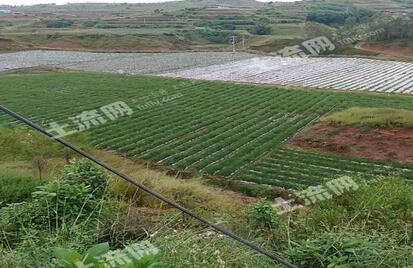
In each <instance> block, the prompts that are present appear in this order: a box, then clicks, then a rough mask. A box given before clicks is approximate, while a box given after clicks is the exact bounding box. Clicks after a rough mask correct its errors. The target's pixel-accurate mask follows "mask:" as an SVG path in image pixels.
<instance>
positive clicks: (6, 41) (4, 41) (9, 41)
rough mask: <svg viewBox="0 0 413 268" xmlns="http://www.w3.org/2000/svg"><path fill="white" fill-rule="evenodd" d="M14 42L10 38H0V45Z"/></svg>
mask: <svg viewBox="0 0 413 268" xmlns="http://www.w3.org/2000/svg"><path fill="white" fill-rule="evenodd" d="M14 43H16V42H15V41H14V40H12V39H6V38H0V45H11V44H14Z"/></svg>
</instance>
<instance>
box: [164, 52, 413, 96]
mask: <svg viewBox="0 0 413 268" xmlns="http://www.w3.org/2000/svg"><path fill="white" fill-rule="evenodd" d="M162 75H163V76H169V77H181V78H189V79H201V80H219V81H234V82H244V83H256V84H277V85H289V86H301V87H313V88H325V89H340V90H362V91H371V92H385V93H405V94H413V63H407V62H393V61H379V60H369V59H356V58H280V57H260V58H252V59H246V60H240V61H237V62H232V63H227V64H218V65H213V66H208V67H199V68H193V69H189V70H184V71H177V72H169V73H165V74H162Z"/></svg>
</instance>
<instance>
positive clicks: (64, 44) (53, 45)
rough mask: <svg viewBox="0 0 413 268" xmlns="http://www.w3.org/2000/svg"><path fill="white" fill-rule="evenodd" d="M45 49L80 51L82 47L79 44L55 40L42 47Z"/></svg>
mask: <svg viewBox="0 0 413 268" xmlns="http://www.w3.org/2000/svg"><path fill="white" fill-rule="evenodd" d="M42 46H43V47H45V48H58V49H81V48H83V46H82V45H81V44H78V43H75V42H70V41H64V40H56V41H52V42H50V43H47V44H44V45H42Z"/></svg>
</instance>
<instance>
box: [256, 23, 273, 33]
mask: <svg viewBox="0 0 413 268" xmlns="http://www.w3.org/2000/svg"><path fill="white" fill-rule="evenodd" d="M254 33H256V34H258V35H269V34H271V33H272V28H271V25H267V24H262V23H259V24H257V25H255V28H254Z"/></svg>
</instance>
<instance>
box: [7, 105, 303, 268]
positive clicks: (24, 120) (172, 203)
mask: <svg viewBox="0 0 413 268" xmlns="http://www.w3.org/2000/svg"><path fill="white" fill-rule="evenodd" d="M0 110H1V111H3V112H4V113H6V114H8V115H10V116H12V117H14V118H15V119H17V120H18V121H20V122H22V123H24V124H26V125H28V126H30V127H31V128H33V129H35V130H36V131H38V132H40V133H42V134H44V135H46V136H48V137H49V138H52V139H54V140H55V141H57V142H59V143H61V144H63V145H64V146H66V147H68V148H70V149H72V150H73V151H75V152H76V153H78V154H80V155H82V156H84V157H86V158H87V159H89V160H91V161H93V162H95V163H96V164H98V165H99V166H101V167H103V168H105V169H106V170H109V171H110V172H112V173H113V174H115V175H117V176H119V177H121V178H122V179H124V180H126V181H128V182H129V183H131V184H133V185H135V186H136V187H138V188H139V189H141V190H142V191H145V192H146V193H148V194H150V195H152V196H154V197H156V198H158V199H160V200H162V201H164V202H165V203H167V204H169V205H170V206H172V207H174V208H176V209H178V210H180V211H182V212H183V213H185V214H187V215H189V216H190V217H192V218H194V219H196V220H198V221H200V222H202V223H203V224H205V225H207V226H209V227H211V228H212V229H215V230H216V231H218V232H220V233H222V234H224V235H226V236H228V237H230V238H232V239H234V240H236V241H238V242H240V243H241V244H244V245H246V246H247V247H249V248H251V249H253V250H255V251H257V252H259V253H261V254H263V255H265V256H267V257H268V258H270V259H272V260H273V261H275V262H277V263H280V264H282V265H284V266H285V267H289V268H297V266H295V265H293V264H291V263H289V262H287V261H286V260H284V259H283V258H282V257H280V256H278V255H275V254H273V253H270V252H268V251H267V250H265V249H263V248H261V247H259V246H257V245H255V244H253V243H251V242H250V241H248V240H246V239H244V238H242V237H239V236H237V235H236V234H234V233H232V232H230V231H228V230H226V229H224V228H222V227H220V226H218V225H216V224H213V223H212V222H209V221H208V220H207V219H205V218H203V217H201V216H199V215H197V214H196V213H194V212H193V211H191V210H189V209H187V208H185V207H183V206H181V205H179V204H178V203H176V202H175V201H173V200H171V199H169V198H167V197H166V196H163V195H162V194H160V193H158V192H155V191H153V190H152V189H150V188H148V187H146V186H145V185H143V184H141V183H140V182H138V181H136V180H135V179H133V178H131V177H129V176H128V175H126V174H124V173H122V172H120V171H118V170H116V169H115V168H113V167H111V166H110V165H108V164H106V163H104V162H102V161H100V160H98V159H97V158H95V157H94V156H92V155H91V154H89V153H87V152H85V151H83V150H81V149H79V148H78V147H76V146H75V145H73V144H71V143H69V142H67V141H64V140H62V139H60V138H58V137H55V136H53V135H52V134H51V133H50V132H48V131H47V130H45V129H43V128H42V127H40V126H38V125H36V124H35V123H33V122H32V121H30V120H29V119H27V118H25V117H24V116H22V115H20V114H18V113H16V112H14V111H12V110H10V109H8V108H6V107H4V106H2V105H0Z"/></svg>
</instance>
